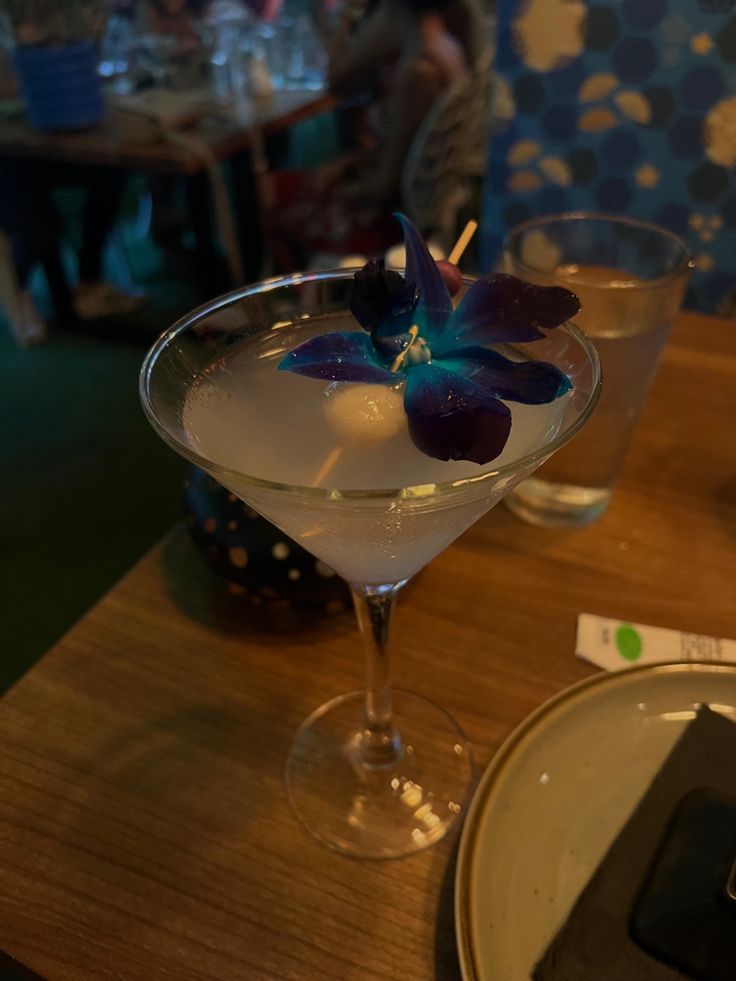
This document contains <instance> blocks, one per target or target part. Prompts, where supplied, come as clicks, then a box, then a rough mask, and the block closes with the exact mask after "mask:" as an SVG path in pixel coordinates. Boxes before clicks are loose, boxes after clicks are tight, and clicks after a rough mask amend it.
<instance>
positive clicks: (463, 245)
mask: <svg viewBox="0 0 736 981" xmlns="http://www.w3.org/2000/svg"><path fill="white" fill-rule="evenodd" d="M477 231H478V222H477V221H473V220H472V218H471V220H470V221H469V222H468V223H467V225H466V226H465V228H463V230H462V232H460V237H459V238H458V240H457V242H455V244H454V245H453V247H452V252H450V254H449V255H448V257H447V261H448V262H449V263H451V264H452V265H453V266H456V265H457V264H458V262H460V259H461V258H462V254H463V252H464V251H465V250H466V249H467V247H468V245H469V244H470V240H471V238H472V237H473V236H474V235H475V233H476V232H477Z"/></svg>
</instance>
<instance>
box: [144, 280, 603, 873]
mask: <svg viewBox="0 0 736 981" xmlns="http://www.w3.org/2000/svg"><path fill="white" fill-rule="evenodd" d="M353 275H354V273H353V272H352V271H349V270H348V271H346V270H340V271H337V272H320V273H314V274H297V275H292V276H288V277H285V278H280V279H273V280H268V281H266V282H263V283H260V284H256V285H254V286H249V287H246V288H244V289H241V290H238V291H236V292H234V293H230V294H228V295H226V296H223V297H220V298H219V299H216V300H213V301H212V302H211V303H208V304H207V305H205V306H202V307H200V308H199V309H197V310H195V311H194V312H193V313H191V314H190V315H188V316H186V317H184V318H183V319H182V320H180V321H179V322H178V323H176V324H174V326H173V327H171V328H170V329H169V330H168V331H166V332H165V333H164V334H163V335H162V336H161V337H160V338H159V339H158V341H157V342H156V343H155V345H154V346H153V348H152V349H151V351H150V352H149V354H148V356H147V358H146V360H145V362H144V365H143V369H142V372H141V399H142V403H143V407H144V410H145V412H146V414H147V416H148V418H149V420H150V422H151V424H152V425H153V427H154V429H155V430H156V431H157V432H158V434H159V435H160V436H161V437H162V438H163V439H164V440H165V441H166V442H167V443H168V444H169V445H170V446H171V447H173V449H175V450H176V451H177V452H178V453H180V454H181V455H182V456H183V457H185V458H186V459H188V460H190V461H192V462H194V463H196V464H197V465H198V466H200V467H202V468H203V469H205V470H207V471H208V472H209V473H210V474H211V475H212V476H213V477H214V478H215V479H216V480H218V481H219V482H220V483H221V484H223V485H224V486H226V487H227V488H228V489H229V490H231V491H232V492H233V493H234V494H237V495H238V496H239V497H241V498H242V499H243V500H244V501H246V502H247V503H248V504H249V505H250V506H251V507H253V508H254V509H255V510H256V511H258V512H260V513H261V514H262V515H264V517H266V518H267V519H268V520H270V521H271V522H273V524H275V525H277V526H278V527H279V528H281V529H282V530H283V531H284V533H285V534H286V535H288V536H289V537H291V538H292V539H294V540H296V541H297V542H299V543H300V544H302V545H303V546H304V547H305V548H307V549H308V550H309V551H311V552H312V553H313V555H315V557H316V558H317V560H318V561H319V562H320V563H322V564H323V566H322V567H323V568H326V567H330V568H331V569H334V570H335V571H336V572H337V573H339V574H340V575H342V576H343V577H344V578H345V579H346V580H347V581H348V583H350V586H351V590H352V595H353V600H354V605H355V609H356V613H357V618H358V625H359V628H360V632H361V635H362V638H363V645H364V648H365V655H366V687H365V690H362V691H355V692H351V693H349V694H346V695H341V696H339V697H337V698H334V699H332V700H331V701H329V702H327V703H326V704H325V705H322V706H321V707H320V708H318V709H316V710H315V711H314V712H313V713H312V715H311V716H310V717H309V718H308V719H307V720H306V721H305V722H304V723H303V724H302V726H301V727H300V728H299V730H298V731H297V733H296V736H295V739H294V742H293V745H292V748H291V752H290V754H289V758H288V761H287V767H286V778H287V786H288V792H289V797H290V800H291V802H292V804H293V806H294V809H295V810H296V813H297V815H298V816H299V818H300V819H301V820H302V821H303V822H304V824H305V825H306V826H307V828H308V829H309V830H310V831H311V832H312V833H313V834H314V835H316V836H317V838H319V839H320V840H321V841H323V842H324V843H326V844H328V845H330V846H332V847H333V848H335V849H337V850H339V851H342V852H344V853H347V854H350V855H353V856H359V857H364V858H390V857H398V856H401V855H407V854H410V853H411V852H415V851H418V850H420V849H422V848H425V847H427V846H428V845H431V844H433V843H434V842H436V841H438V840H439V839H440V838H442V836H443V835H444V834H445V833H446V832H447V831H448V830H449V829H450V828H451V827H452V825H453V824H455V823H456V822H457V821H458V819H459V817H460V816H461V814H462V812H463V809H464V807H465V803H466V801H467V797H468V793H469V788H470V785H471V779H472V754H471V748H470V745H469V743H468V741H467V740H466V738H465V736H464V735H463V732H462V730H461V729H460V727H459V726H458V725H457V723H456V722H455V721H454V720H453V719H452V718H451V717H450V716H449V715H448V714H447V713H446V712H445V711H444V710H443V709H442V708H440V707H439V706H438V705H436V704H435V703H434V702H432V701H429V700H428V699H425V698H423V697H421V696H419V695H416V694H413V693H410V692H404V691H394V692H392V691H391V688H390V686H389V651H388V641H389V629H390V625H391V614H392V611H393V608H394V603H395V600H396V596H397V594H398V592H399V590H400V589H401V587H402V586H403V585H404V584H405V583H406V581H407V580H408V579H409V578H410V577H411V576H412V575H413V574H414V573H416V572H417V571H419V569H421V568H422V567H423V566H424V565H426V563H427V562H429V561H430V560H431V559H432V558H434V556H435V555H437V554H438V553H439V552H440V551H442V550H443V549H444V548H445V547H446V546H447V545H449V544H450V543H451V542H452V541H453V540H454V539H455V538H457V537H458V535H460V534H461V533H462V532H463V531H464V530H465V529H466V528H468V527H469V526H470V525H471V524H472V523H473V522H474V521H476V520H477V519H478V518H479V517H480V516H481V515H483V514H484V513H485V512H486V511H488V510H489V508H491V507H493V505H494V504H496V503H498V501H499V500H501V498H502V497H504V496H505V495H506V494H508V493H509V491H511V490H512V489H513V488H514V487H515V486H516V485H517V484H518V483H519V482H520V481H521V480H523V479H524V478H525V477H528V476H529V474H531V473H532V472H533V471H534V470H535V469H536V468H537V467H538V466H539V465H540V464H541V463H542V462H543V461H544V460H546V459H547V458H548V457H549V456H550V455H551V454H552V453H553V452H554V451H555V450H557V449H558V448H559V447H560V446H562V445H563V444H564V443H566V442H567V441H568V440H569V439H570V438H571V437H572V436H573V435H574V434H575V433H576V432H577V431H578V430H579V429H580V427H581V426H582V425H583V424H584V422H585V421H586V419H587V418H588V416H589V415H590V413H591V411H592V410H593V408H594V406H595V403H596V400H597V398H598V392H599V387H600V371H599V363H598V358H597V355H596V353H595V349H594V348H593V346H592V345H591V343H590V342H589V341H588V340H587V339H586V338H585V337H584V336H583V335H582V334H581V333H580V332H579V331H578V330H577V329H576V328H575V327H573V326H571V325H569V324H564V325H562V326H560V327H558V328H556V329H555V330H551V331H548V332H544V333H545V336H544V338H543V339H542V340H538V341H535V342H534V343H533V344H516V345H513V348H508V346H507V352H506V353H509V352H510V353H511V354H512V355H513V356H514V357H516V358H527V359H528V358H531V359H542V360H545V361H548V362H552V363H553V364H554V365H556V366H557V367H558V368H560V369H561V370H562V371H564V372H565V373H566V374H567V375H568V376H569V378H570V380H571V381H572V383H573V388H572V392H571V393H570V394H568V395H566V396H564V397H563V398H562V399H558V400H556V401H555V402H554V403H551V404H550V405H546V406H534V407H531V408H530V407H528V406H520V405H518V404H516V403H512V412H513V425H512V430H511V436H510V438H509V441H508V443H507V445H506V447H505V449H504V451H503V453H502V454H501V456H500V457H498V459H497V460H494V461H493V462H492V463H490V464H487V465H486V466H478V465H476V464H473V463H468V462H466V461H455V462H443V461H439V460H434V459H432V458H430V457H427V456H424V455H423V454H421V453H419V451H418V450H416V448H415V447H413V445H412V444H410V442H409V438H408V435H406V436H405V435H404V434H399V435H398V436H396V437H395V439H396V440H398V443H397V444H396V445H397V447H398V449H397V450H396V451H390V450H389V443H386V444H385V445H380V444H379V445H378V446H376V444H375V443H374V442H371V441H366V442H365V444H363V443H361V442H360V441H359V442H358V444H357V447H352V448H347V447H345V446H344V445H342V444H341V443H340V440H339V439H337V438H333V439H332V442H331V443H330V437H329V433H328V436H327V437H325V438H323V431H327V427H325V426H324V424H323V421H322V416H321V413H322V412H323V408H322V403H323V401H324V400H323V394H324V393H323V392H322V389H324V387H325V386H324V385H322V387H320V386H321V383H319V382H317V381H315V380H314V379H305V378H298V377H296V376H294V375H292V374H290V373H288V372H278V371H277V370H276V367H277V366H278V364H279V362H280V361H281V359H282V358H283V356H284V355H285V354H286V353H287V352H288V351H290V350H292V349H293V348H294V347H295V346H296V345H297V344H299V343H301V342H302V341H304V340H307V339H308V338H309V337H312V336H314V335H315V334H316V333H324V332H329V331H334V330H346V329H347V330H350V329H359V328H357V325H356V324H355V321H354V320H353V318H352V316H351V314H350V313H349V306H348V302H349V296H350V290H351V287H352V283H353ZM470 283H471V281H470V280H466V281H464V288H467V286H468V285H470ZM348 387H350V386H348ZM328 394H329V393H328ZM525 413H526V414H525ZM320 434H322V435H320ZM325 439H326V441H325ZM401 439H405V440H406V444H405V445H404V444H402V443H401ZM391 445H392V446H393V445H394V444H393V443H391ZM241 561H242V556H241Z"/></svg>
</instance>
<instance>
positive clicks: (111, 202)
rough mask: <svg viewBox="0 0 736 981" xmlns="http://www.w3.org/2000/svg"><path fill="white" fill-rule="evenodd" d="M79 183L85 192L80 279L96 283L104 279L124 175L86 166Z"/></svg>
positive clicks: (124, 180) (121, 195) (111, 169)
mask: <svg viewBox="0 0 736 981" xmlns="http://www.w3.org/2000/svg"><path fill="white" fill-rule="evenodd" d="M79 183H80V184H82V185H83V186H84V187H85V188H86V191H87V197H86V200H85V202H84V208H83V211H82V244H81V248H80V250H79V279H80V280H81V281H82V282H86V283H97V282H100V281H101V280H102V278H103V275H102V258H103V255H104V251H105V245H106V243H107V239H108V236H109V235H110V232H111V231H112V229H113V228H114V226H115V221H116V219H117V216H118V212H119V211H120V205H121V204H122V201H123V195H124V194H125V183H126V175H125V173H124V171H121V170H116V169H114V168H112V167H86V168H84V170H81V171H80V174H79Z"/></svg>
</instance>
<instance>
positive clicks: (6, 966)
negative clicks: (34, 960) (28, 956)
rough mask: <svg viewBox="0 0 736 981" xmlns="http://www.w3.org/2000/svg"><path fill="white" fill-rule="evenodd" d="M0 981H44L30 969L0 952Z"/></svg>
mask: <svg viewBox="0 0 736 981" xmlns="http://www.w3.org/2000/svg"><path fill="white" fill-rule="evenodd" d="M0 981H44V979H43V978H42V977H41V975H40V974H36V972H35V971H32V970H31V969H30V967H26V966H25V964H21V962H20V961H17V960H16V959H15V958H14V957H11V956H10V954H6V953H5V951H3V950H0Z"/></svg>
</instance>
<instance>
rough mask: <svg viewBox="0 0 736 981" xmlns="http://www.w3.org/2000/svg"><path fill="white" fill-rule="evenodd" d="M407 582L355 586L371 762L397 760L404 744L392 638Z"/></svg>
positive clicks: (364, 748) (365, 758)
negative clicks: (395, 700) (398, 726)
mask: <svg viewBox="0 0 736 981" xmlns="http://www.w3.org/2000/svg"><path fill="white" fill-rule="evenodd" d="M403 585H404V583H403V582H399V583H392V584H390V585H387V586H351V590H352V594H353V603H354V604H355V612H356V614H357V616H358V626H359V628H360V633H361V636H362V638H363V646H364V648H365V657H366V685H365V688H366V693H365V730H364V733H363V740H362V745H361V756H362V760H361V762H362V763H363V764H365V765H368V766H382V765H385V764H386V763H391V762H393V761H394V760H395V759H396V758H397V757H398V755H399V752H400V748H401V743H400V740H399V736H398V733H397V732H396V730H395V729H394V724H393V713H392V709H391V687H390V683H389V676H390V672H389V652H388V640H389V632H390V629H391V615H392V613H393V609H394V603H395V600H396V595H397V593H398V592H399V590H400V589H401V587H402V586H403Z"/></svg>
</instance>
